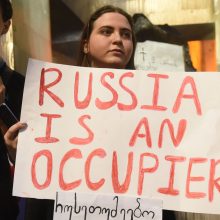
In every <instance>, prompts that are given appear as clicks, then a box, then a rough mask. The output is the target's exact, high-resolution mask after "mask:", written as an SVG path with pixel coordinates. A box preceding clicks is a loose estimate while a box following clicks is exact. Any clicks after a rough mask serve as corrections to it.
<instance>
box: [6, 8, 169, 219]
mask: <svg viewBox="0 0 220 220" xmlns="http://www.w3.org/2000/svg"><path fill="white" fill-rule="evenodd" d="M134 51H135V36H134V32H133V22H132V18H131V16H130V15H129V14H127V13H126V12H125V11H123V10H122V9H120V8H117V7H114V6H104V7H102V8H100V9H98V10H97V11H96V12H95V13H94V14H92V16H91V17H90V19H89V21H88V23H87V24H86V26H85V28H84V30H83V33H82V39H81V43H80V52H79V59H78V63H77V64H78V65H79V66H89V67H97V68H117V69H134V63H133V61H134ZM21 126H22V124H19V123H17V124H16V125H14V126H12V127H11V128H10V129H9V130H8V132H7V133H6V136H5V141H6V143H7V144H8V145H10V146H11V147H13V148H16V140H15V139H14V136H13V135H14V134H15V133H16V132H17V131H18V130H19V129H20V128H21ZM30 203H32V205H29V207H28V210H30V212H31V210H32V212H33V213H34V214H33V213H32V214H30V212H29V211H28V212H29V217H30V219H35V218H36V219H52V213H53V209H52V208H51V207H50V208H48V209H44V208H45V207H49V206H51V202H48V201H47V200H44V201H41V200H30V202H29V204H30ZM30 206H32V207H30ZM39 207H40V208H39ZM36 209H37V210H40V211H39V212H38V211H36ZM33 210H35V211H33ZM39 215H40V216H39ZM167 219H170V220H171V219H172V218H171V216H169V217H168V218H167Z"/></svg>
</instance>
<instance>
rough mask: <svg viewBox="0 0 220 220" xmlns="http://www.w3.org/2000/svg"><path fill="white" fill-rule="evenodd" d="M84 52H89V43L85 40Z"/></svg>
mask: <svg viewBox="0 0 220 220" xmlns="http://www.w3.org/2000/svg"><path fill="white" fill-rule="evenodd" d="M83 52H84V53H85V54H87V53H88V52H89V47H88V42H87V41H86V40H85V42H84V45H83Z"/></svg>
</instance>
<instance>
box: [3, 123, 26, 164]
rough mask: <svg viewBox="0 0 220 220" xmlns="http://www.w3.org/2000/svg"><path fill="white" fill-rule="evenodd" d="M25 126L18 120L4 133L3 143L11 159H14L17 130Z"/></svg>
mask: <svg viewBox="0 0 220 220" xmlns="http://www.w3.org/2000/svg"><path fill="white" fill-rule="evenodd" d="M26 127H27V124H26V123H22V122H18V123H16V124H14V125H12V126H11V127H10V128H9V129H8V130H7V132H6V133H5V135H4V139H5V144H6V146H7V148H8V154H9V156H10V159H12V161H15V157H16V150H17V142H18V131H19V130H20V129H24V128H26Z"/></svg>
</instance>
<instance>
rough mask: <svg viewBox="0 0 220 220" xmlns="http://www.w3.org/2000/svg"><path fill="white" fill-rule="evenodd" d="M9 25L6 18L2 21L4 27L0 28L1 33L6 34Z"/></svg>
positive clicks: (9, 22)
mask: <svg viewBox="0 0 220 220" xmlns="http://www.w3.org/2000/svg"><path fill="white" fill-rule="evenodd" d="M10 25H11V21H10V20H7V21H5V22H4V27H3V29H2V33H1V35H3V34H6V33H7V32H8V29H9V27H10Z"/></svg>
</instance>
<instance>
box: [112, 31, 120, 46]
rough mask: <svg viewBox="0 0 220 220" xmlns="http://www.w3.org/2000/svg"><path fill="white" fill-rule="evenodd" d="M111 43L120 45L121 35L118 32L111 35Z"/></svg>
mask: <svg viewBox="0 0 220 220" xmlns="http://www.w3.org/2000/svg"><path fill="white" fill-rule="evenodd" d="M113 42H114V43H122V38H121V34H120V33H119V32H115V33H114V34H113Z"/></svg>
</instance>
